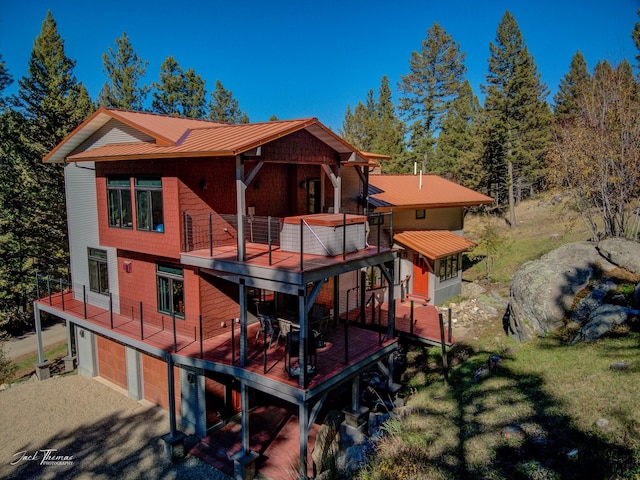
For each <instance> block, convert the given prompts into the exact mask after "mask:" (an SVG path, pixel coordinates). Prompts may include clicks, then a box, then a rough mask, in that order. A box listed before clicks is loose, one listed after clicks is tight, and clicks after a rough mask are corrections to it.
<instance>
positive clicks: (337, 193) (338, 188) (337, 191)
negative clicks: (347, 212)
mask: <svg viewBox="0 0 640 480" xmlns="http://www.w3.org/2000/svg"><path fill="white" fill-rule="evenodd" d="M337 168H338V174H337V175H336V174H335V173H333V171H332V170H331V167H330V166H329V165H326V164H322V169H323V170H324V173H325V174H326V175H327V177H329V180H331V185H333V213H339V212H340V208H341V207H342V179H341V178H340V173H339V172H340V167H339V166H338V167H337Z"/></svg>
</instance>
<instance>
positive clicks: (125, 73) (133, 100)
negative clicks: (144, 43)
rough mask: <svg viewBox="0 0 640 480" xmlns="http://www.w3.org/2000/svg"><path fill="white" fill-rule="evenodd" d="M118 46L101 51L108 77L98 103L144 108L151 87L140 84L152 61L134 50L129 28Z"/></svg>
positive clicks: (117, 41) (118, 42) (125, 108)
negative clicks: (147, 60) (146, 59)
mask: <svg viewBox="0 0 640 480" xmlns="http://www.w3.org/2000/svg"><path fill="white" fill-rule="evenodd" d="M115 46H116V49H115V50H114V49H113V48H109V51H108V53H103V54H102V63H103V65H104V68H103V71H104V73H105V75H106V76H107V81H106V82H105V84H104V85H103V87H102V90H101V91H100V95H99V96H98V105H99V106H101V107H113V108H120V109H123V110H139V111H141V110H143V109H144V102H145V100H146V98H147V94H148V93H149V91H150V87H149V86H147V85H142V86H138V84H139V82H140V80H141V79H142V78H144V76H145V73H146V71H147V64H148V63H149V62H146V61H143V60H142V59H141V58H140V57H139V56H138V54H137V53H136V52H135V51H134V49H133V46H132V45H131V42H130V41H129V37H128V36H127V33H126V32H123V34H122V36H121V37H119V38H116V45H115Z"/></svg>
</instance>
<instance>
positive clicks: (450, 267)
mask: <svg viewBox="0 0 640 480" xmlns="http://www.w3.org/2000/svg"><path fill="white" fill-rule="evenodd" d="M459 256H460V254H459V253H456V254H455V255H449V256H448V257H444V258H441V259H440V281H444V280H449V279H450V278H455V277H457V276H458V264H459V262H458V258H459Z"/></svg>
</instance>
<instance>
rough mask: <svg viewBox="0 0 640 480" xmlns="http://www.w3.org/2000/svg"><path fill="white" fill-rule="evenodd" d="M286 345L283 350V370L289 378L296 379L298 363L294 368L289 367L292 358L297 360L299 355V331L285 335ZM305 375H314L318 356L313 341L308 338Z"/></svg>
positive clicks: (298, 371)
mask: <svg viewBox="0 0 640 480" xmlns="http://www.w3.org/2000/svg"><path fill="white" fill-rule="evenodd" d="M286 339H287V340H286V344H285V349H284V368H285V370H286V371H287V375H289V378H293V377H297V376H299V375H300V362H299V361H298V365H297V366H296V367H292V366H291V359H292V358H299V354H300V331H292V332H289V333H288V334H287V337H286ZM307 359H308V360H309V362H308V363H307V373H308V374H309V375H313V374H315V373H316V364H317V361H318V355H317V353H316V342H315V339H313V338H310V339H309V341H308V342H307Z"/></svg>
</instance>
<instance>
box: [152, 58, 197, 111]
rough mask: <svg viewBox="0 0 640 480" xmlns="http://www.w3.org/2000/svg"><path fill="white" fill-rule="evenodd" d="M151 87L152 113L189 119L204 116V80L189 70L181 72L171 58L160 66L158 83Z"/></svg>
mask: <svg viewBox="0 0 640 480" xmlns="http://www.w3.org/2000/svg"><path fill="white" fill-rule="evenodd" d="M153 86H154V88H155V90H154V92H153V93H152V97H153V101H152V103H151V105H152V109H153V111H155V112H158V113H163V114H166V115H181V116H184V117H190V118H203V117H204V116H205V107H206V105H205V96H206V92H205V88H204V80H202V78H201V77H200V75H198V74H196V73H195V72H194V71H193V69H191V68H190V69H189V70H187V71H186V72H185V71H183V70H182V68H180V65H178V62H177V61H176V60H175V58H173V57H172V56H169V57H167V59H166V60H165V61H164V62H162V65H160V82H158V83H154V84H153Z"/></svg>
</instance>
